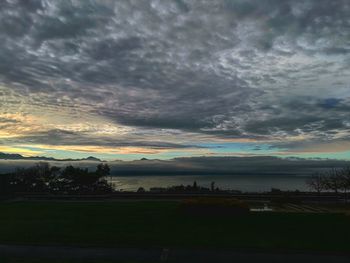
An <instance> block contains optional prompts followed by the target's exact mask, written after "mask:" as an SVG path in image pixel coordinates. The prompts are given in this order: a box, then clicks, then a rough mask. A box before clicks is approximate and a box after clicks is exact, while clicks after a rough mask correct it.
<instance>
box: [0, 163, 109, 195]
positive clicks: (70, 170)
mask: <svg viewBox="0 0 350 263" xmlns="http://www.w3.org/2000/svg"><path fill="white" fill-rule="evenodd" d="M109 173H110V168H109V166H108V165H107V164H99V165H97V167H96V170H95V171H93V172H90V171H89V170H88V169H83V168H79V167H73V166H72V165H69V166H67V167H64V168H60V167H56V166H50V165H49V164H48V163H44V162H40V163H37V164H36V165H34V166H32V167H29V168H20V169H17V170H16V171H15V172H14V173H10V174H7V175H1V176H0V178H1V180H0V190H2V192H4V191H5V192H7V193H19V192H26V193H51V194H99V193H109V192H112V191H113V188H112V185H111V184H109V183H108V182H107V180H106V177H107V176H108V175H109Z"/></svg>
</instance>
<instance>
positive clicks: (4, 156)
mask: <svg viewBox="0 0 350 263" xmlns="http://www.w3.org/2000/svg"><path fill="white" fill-rule="evenodd" d="M0 160H37V161H58V162H60V161H72V162H74V161H94V162H102V161H101V160H100V159H98V158H96V157H93V156H89V157H87V158H82V159H55V158H53V157H45V156H28V157H25V156H23V155H20V154H17V153H2V152H0Z"/></svg>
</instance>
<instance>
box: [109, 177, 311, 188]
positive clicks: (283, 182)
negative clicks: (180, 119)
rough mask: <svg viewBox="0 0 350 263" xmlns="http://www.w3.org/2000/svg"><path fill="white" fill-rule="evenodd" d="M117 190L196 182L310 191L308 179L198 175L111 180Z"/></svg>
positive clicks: (238, 186)
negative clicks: (307, 183)
mask: <svg viewBox="0 0 350 263" xmlns="http://www.w3.org/2000/svg"><path fill="white" fill-rule="evenodd" d="M109 179H110V180H111V181H112V183H113V184H114V185H115V188H116V189H117V190H124V191H136V190H137V189H138V188H139V187H143V188H145V189H146V190H149V188H151V187H168V186H174V185H181V184H183V185H192V184H193V182H194V181H196V182H197V184H198V185H200V186H203V187H208V188H210V184H211V182H215V187H219V188H220V189H224V190H228V189H232V190H240V191H243V192H264V191H269V190H271V188H278V189H281V190H284V191H287V190H290V191H294V190H300V191H306V190H309V189H308V188H307V185H306V183H305V181H306V179H307V177H300V176H299V177H298V176H288V177H286V176H280V177H278V176H265V175H264V176H251V175H249V176H229V175H215V176H210V175H196V176H188V175H186V176H181V175H178V176H169V175H157V176H117V177H111V178H109Z"/></svg>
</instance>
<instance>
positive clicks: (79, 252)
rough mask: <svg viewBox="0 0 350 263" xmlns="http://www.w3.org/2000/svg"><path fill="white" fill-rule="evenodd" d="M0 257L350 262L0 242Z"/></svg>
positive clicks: (294, 255)
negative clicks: (3, 243)
mask: <svg viewBox="0 0 350 263" xmlns="http://www.w3.org/2000/svg"><path fill="white" fill-rule="evenodd" d="M1 257H25V258H35V259H36V258H42V259H48V260H49V259H72V260H78V259H79V260H87V259H97V260H98V259H101V260H122V261H136V262H148V263H150V262H191V263H193V262H215V263H219V262H235V263H239V262H244V263H247V262H248V263H249V262H259V263H265V262H268V263H275V262H276V263H277V262H283V263H289V262H298V263H303V262H308V263H309V262H317V263H349V262H350V254H328V253H301V252H290V251H289V252H271V251H270V252H266V251H265V252H264V251H253V250H251V251H249V250H245V251H243V250H242V251H231V250H204V249H200V250H198V249H195V250H192V249H191V250H189V249H128V248H87V247H86V248H82V247H58V246H21V245H0V259H1Z"/></svg>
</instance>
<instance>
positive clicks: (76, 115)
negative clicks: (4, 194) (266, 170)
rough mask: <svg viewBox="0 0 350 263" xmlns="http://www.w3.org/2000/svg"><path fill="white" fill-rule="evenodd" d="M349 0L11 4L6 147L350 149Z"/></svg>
mask: <svg viewBox="0 0 350 263" xmlns="http://www.w3.org/2000/svg"><path fill="white" fill-rule="evenodd" d="M349 14H350V1H348V0H333V1H329V0H283V1H282V0H216V1H212V0H147V1H146V0H145V1H143V0H118V1H116V0H115V1H113V0H26V1H22V0H2V1H1V2H0V43H1V44H0V45H1V46H0V152H4V153H19V154H22V155H24V156H47V157H54V158H58V159H59V158H84V157H87V156H95V157H98V158H101V159H104V160H115V159H120V160H134V159H140V158H143V157H145V158H150V159H171V158H176V157H198V156H207V157H212V156H231V157H232V156H238V157H246V156H267V155H268V156H276V157H291V156H295V157H302V158H332V159H346V160H349V159H350V140H349V138H350V130H349V129H350V114H349V112H350V15H349Z"/></svg>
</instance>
